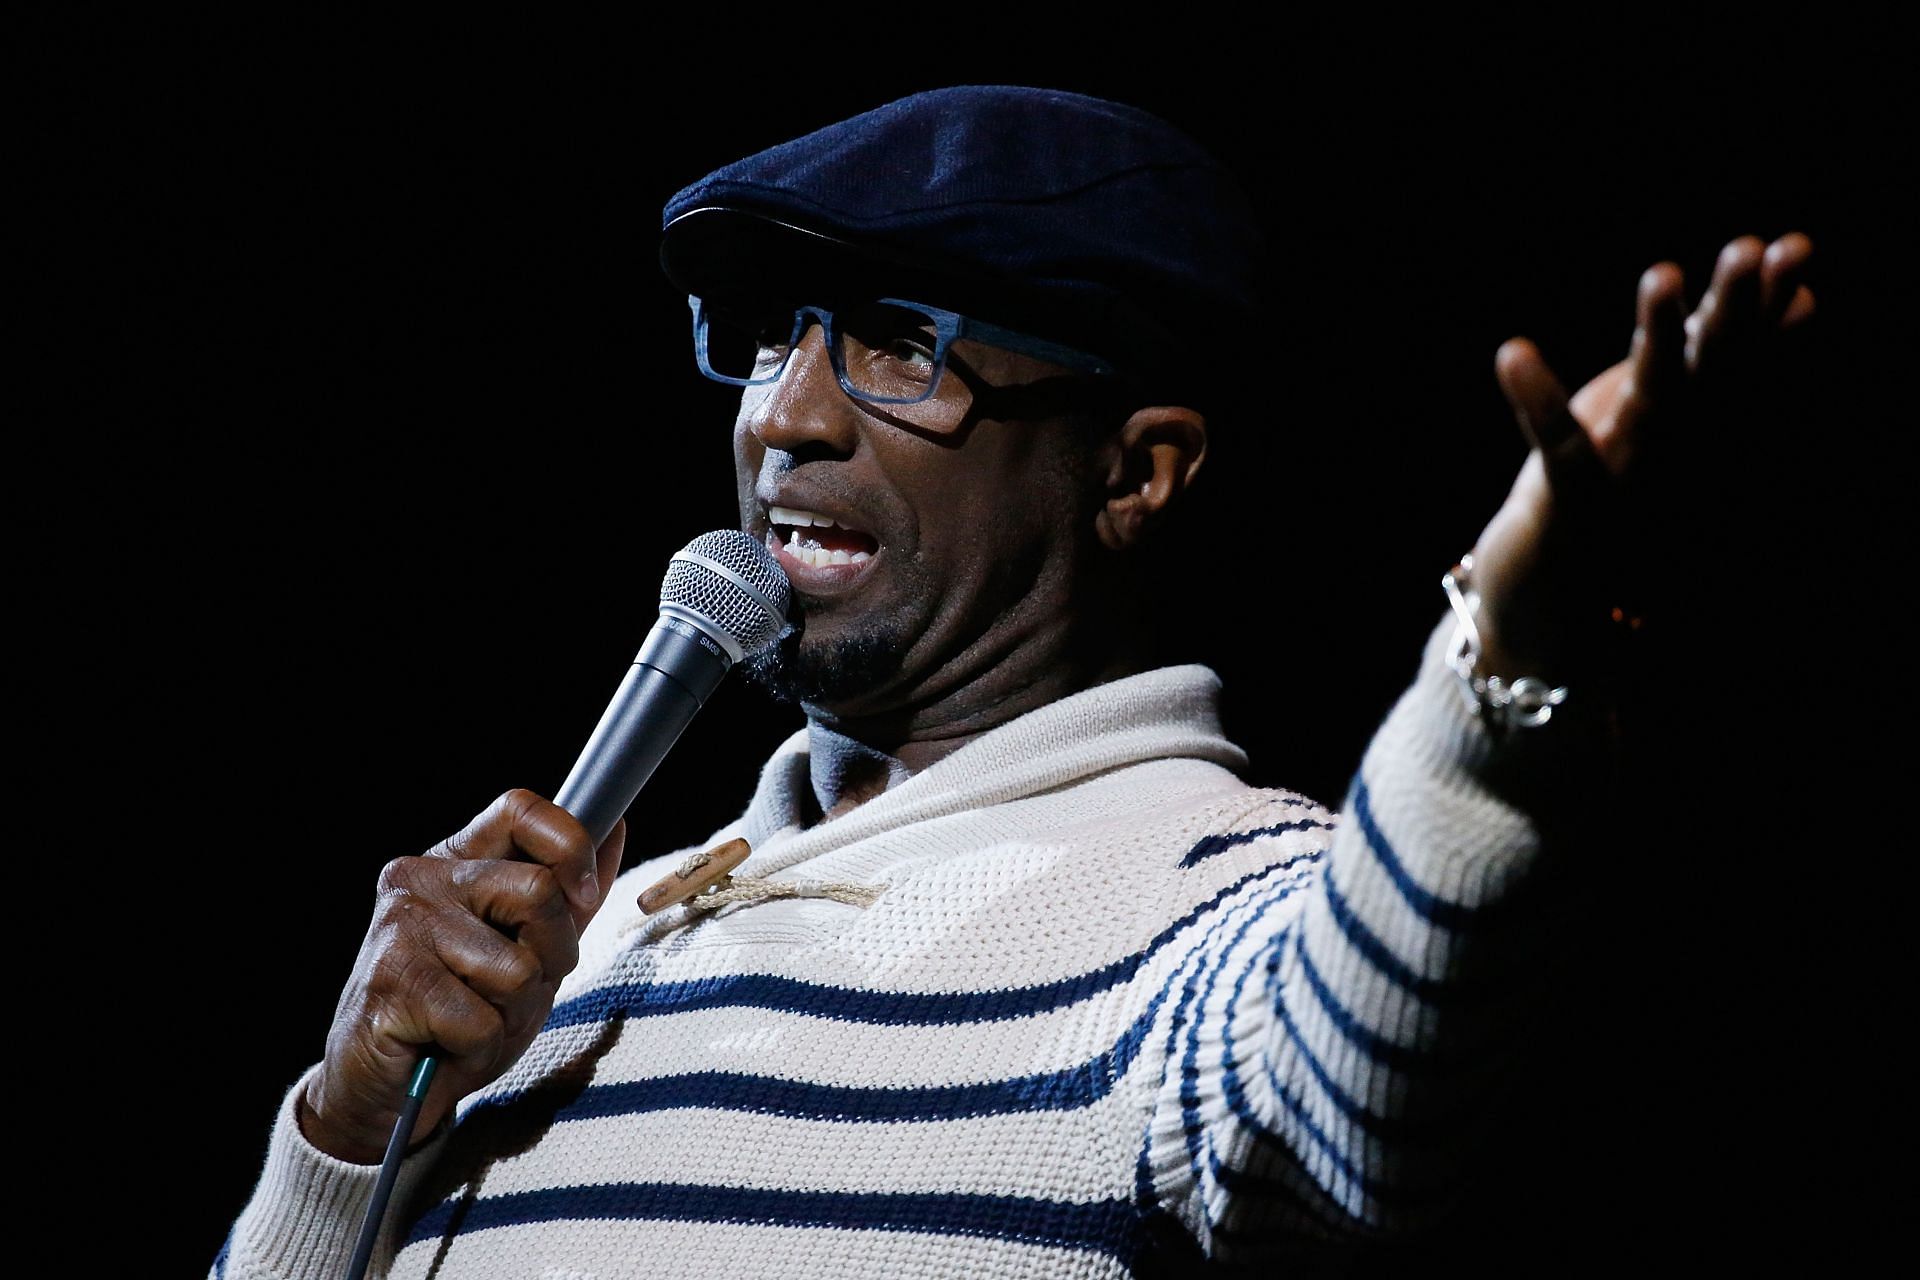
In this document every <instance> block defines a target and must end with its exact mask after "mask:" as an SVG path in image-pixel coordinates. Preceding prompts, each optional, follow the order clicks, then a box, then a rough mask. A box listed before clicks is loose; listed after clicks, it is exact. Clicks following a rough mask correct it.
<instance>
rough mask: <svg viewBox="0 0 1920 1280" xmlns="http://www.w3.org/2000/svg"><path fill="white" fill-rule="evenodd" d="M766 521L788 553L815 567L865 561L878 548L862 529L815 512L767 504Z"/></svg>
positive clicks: (878, 543)
mask: <svg viewBox="0 0 1920 1280" xmlns="http://www.w3.org/2000/svg"><path fill="white" fill-rule="evenodd" d="M767 523H768V524H769V525H771V526H772V529H773V536H774V538H775V540H777V541H778V542H779V543H780V545H781V547H782V548H783V549H784V550H785V551H786V553H787V554H788V555H790V556H792V557H793V558H794V559H795V560H798V561H799V562H800V563H801V564H804V565H808V566H811V567H812V568H816V569H820V568H825V567H826V566H828V565H835V564H865V563H866V562H867V561H869V560H871V559H873V556H874V553H875V552H877V551H878V550H880V542H879V540H878V539H877V538H875V537H874V536H873V535H872V534H870V533H868V532H867V531H866V530H864V529H853V528H849V527H848V526H846V525H843V524H840V523H839V522H837V521H835V520H834V519H833V517H831V516H824V515H821V514H820V513H819V512H817V511H802V510H800V509H798V508H796V507H769V508H768V509H767Z"/></svg>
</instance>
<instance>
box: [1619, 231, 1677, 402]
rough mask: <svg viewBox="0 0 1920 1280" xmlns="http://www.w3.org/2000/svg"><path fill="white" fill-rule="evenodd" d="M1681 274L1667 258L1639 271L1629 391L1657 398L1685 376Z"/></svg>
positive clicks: (1673, 388)
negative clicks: (1630, 389)
mask: <svg viewBox="0 0 1920 1280" xmlns="http://www.w3.org/2000/svg"><path fill="white" fill-rule="evenodd" d="M1685 284H1686V281H1685V278H1684V277H1683V276H1682V275H1681V273H1680V268H1679V267H1677V266H1675V265H1674V264H1673V263H1671V262H1661V263H1656V264H1655V265H1653V266H1651V267H1648V268H1647V269H1646V270H1645V271H1643V272H1641V274H1640V290H1639V294H1638V296H1637V297H1636V298H1635V300H1634V329H1633V349H1632V354H1631V356H1630V357H1629V361H1630V363H1631V367H1632V370H1633V374H1632V379H1633V392H1634V394H1636V395H1638V396H1640V397H1643V398H1645V399H1647V400H1652V401H1658V400H1661V399H1664V398H1665V397H1667V396H1670V395H1672V394H1673V393H1674V392H1675V391H1677V390H1678V389H1679V387H1680V385H1681V383H1682V382H1684V381H1685V379H1686V376H1687V360H1686V341H1687V333H1686V323H1687V303H1686V294H1685Z"/></svg>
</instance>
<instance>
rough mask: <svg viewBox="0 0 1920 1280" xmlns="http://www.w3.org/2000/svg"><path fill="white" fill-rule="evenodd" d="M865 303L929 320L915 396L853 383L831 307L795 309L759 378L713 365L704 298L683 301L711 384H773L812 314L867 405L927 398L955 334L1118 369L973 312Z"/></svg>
mask: <svg viewBox="0 0 1920 1280" xmlns="http://www.w3.org/2000/svg"><path fill="white" fill-rule="evenodd" d="M868 302H875V303H881V304H884V305H889V306H896V307H907V308H910V309H912V310H914V311H918V312H921V313H922V314H924V315H926V316H927V317H928V318H929V319H931V320H932V321H933V323H934V333H935V338H934V351H933V364H934V371H933V378H932V380H931V381H929V382H928V383H927V386H926V389H925V390H924V391H922V392H921V393H920V394H919V395H917V396H876V395H872V394H869V393H867V392H864V391H861V390H860V389H859V388H857V387H855V386H854V385H853V383H852V381H851V380H849V379H848V377H847V369H846V365H845V363H844V361H843V360H842V359H841V351H840V335H839V331H838V329H837V328H836V327H835V322H834V312H833V308H831V307H815V306H800V307H795V308H794V310H793V332H792V334H791V335H789V337H788V339H787V350H786V354H785V355H784V356H783V357H782V358H781V360H780V367H779V368H777V369H775V370H773V372H771V373H769V374H766V375H764V376H762V377H757V378H735V377H732V376H730V375H728V374H724V373H718V372H716V371H715V370H714V367H713V365H712V363H711V362H710V361H709V359H708V356H707V330H708V322H707V303H706V301H705V300H704V299H702V298H700V297H698V296H696V295H692V294H689V295H688V297H687V305H688V306H689V307H691V308H692V310H693V351H694V358H695V359H696V360H697V361H698V362H699V365H700V372H701V373H703V374H705V375H706V376H707V377H709V378H711V379H713V380H714V381H715V382H724V383H726V384H728V385H729V386H735V387H758V386H764V385H766V384H767V383H769V382H777V381H779V379H780V375H781V374H783V373H785V372H786V370H787V362H788V361H789V360H791V359H792V358H793V350H794V348H795V347H797V346H799V345H800V336H801V334H802V333H804V332H805V331H806V326H807V317H809V316H811V317H813V318H814V319H815V320H818V321H819V322H820V327H821V328H822V329H824V330H825V331H826V337H827V354H828V358H829V359H831V360H832V362H833V372H834V376H835V377H836V378H838V379H839V381H840V389H841V390H842V391H845V392H846V393H847V394H848V395H849V396H851V397H853V398H854V399H855V400H864V401H866V402H867V403H868V404H896V405H897V404H920V403H922V402H924V401H926V400H928V399H931V398H932V397H933V395H934V393H935V392H937V391H938V390H939V389H940V379H941V378H942V376H944V375H945V373H946V371H947V349H948V348H949V347H951V346H952V345H953V342H954V340H955V339H956V338H970V339H972V340H974V341H976V342H984V343H986V344H988V345H989V346H995V347H1001V348H1004V349H1005V350H1008V351H1018V352H1020V353H1021V354H1022V355H1029V356H1033V357H1034V358H1036V359H1039V360H1045V361H1047V362H1049V363H1051V364H1057V365H1060V366H1061V367H1063V368H1067V369H1072V370H1073V371H1075V372H1076V373H1083V374H1092V375H1095V376H1111V375H1113V374H1115V373H1116V372H1117V370H1115V369H1114V367H1113V366H1112V365H1111V364H1109V363H1108V362H1107V361H1105V360H1102V359H1101V358H1100V357H1098V356H1094V355H1089V354H1087V353H1086V352H1084V351H1078V350H1075V349H1074V348H1072V347H1068V346H1063V345H1061V344H1060V343H1057V342H1049V341H1047V340H1046V339H1045V338H1037V337H1035V336H1033V335H1032V334H1030V333H1020V332H1018V331H1017V330H1013V329H1003V328H1001V327H1000V326H999V325H996V324H988V323H987V322H985V321H984V320H975V319H973V318H972V317H971V316H963V315H961V314H960V313H959V312H957V311H948V310H946V309H945V308H943V307H935V306H929V305H928V304H927V303H924V302H910V301H908V300H906V299H905V298H873V299H870V300H863V301H862V304H861V305H863V306H864V305H867V304H868Z"/></svg>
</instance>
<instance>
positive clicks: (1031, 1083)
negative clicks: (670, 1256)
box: [462, 881, 1309, 1124]
mask: <svg viewBox="0 0 1920 1280" xmlns="http://www.w3.org/2000/svg"><path fill="white" fill-rule="evenodd" d="M1307 883H1309V882H1308V881H1294V882H1293V883H1291V884H1285V885H1280V886H1276V887H1275V888H1274V890H1273V891H1272V892H1271V893H1269V894H1268V895H1267V896H1266V897H1265V899H1264V900H1263V901H1262V904H1261V907H1260V910H1261V911H1262V912H1264V911H1265V910H1266V909H1267V908H1268V907H1271V906H1273V905H1274V904H1275V903H1278V902H1282V901H1285V900H1286V899H1287V898H1289V897H1291V896H1292V895H1293V894H1294V893H1296V892H1297V891H1298V890H1300V889H1301V888H1302V887H1304V885H1305V884H1307ZM1225 923H1226V918H1225V917H1223V918H1222V919H1221V920H1218V921H1214V922H1213V923H1212V924H1210V925H1209V926H1208V927H1207V931H1206V935H1205V938H1203V940H1202V941H1201V943H1200V944H1199V945H1198V946H1196V947H1195V952H1196V953H1198V952H1200V951H1202V950H1204V948H1205V945H1206V939H1210V938H1211V937H1212V936H1213V934H1214V933H1215V932H1216V931H1217V930H1218V929H1219V928H1220V927H1221V926H1222V925H1223V924H1225ZM1184 964H1185V962H1184V960H1183V962H1182V967H1183V968H1184ZM1177 977H1178V972H1176V973H1175V974H1174V975H1173V977H1170V978H1169V979H1168V981H1167V982H1166V983H1163V984H1162V985H1161V988H1160V990H1159V991H1158V992H1156V993H1155V994H1154V996H1153V998H1152V1000H1150V1001H1149V1002H1148V1004H1147V1007H1146V1009H1145V1011H1143V1012H1142V1013H1141V1014H1140V1015H1139V1016H1138V1017H1137V1018H1135V1019H1134V1021H1133V1022H1132V1024H1130V1025H1129V1026H1128V1027H1127V1029H1126V1030H1125V1031H1123V1032H1121V1034H1120V1037H1119V1039H1118V1040H1116V1041H1115V1042H1114V1044H1113V1045H1112V1046H1110V1047H1109V1048H1107V1049H1105V1050H1103V1051H1102V1052H1100V1053H1097V1054H1095V1055H1094V1056H1093V1057H1092V1058H1090V1059H1088V1060H1087V1061H1085V1062H1081V1063H1077V1064H1075V1065H1073V1066H1071V1067H1065V1068H1062V1069H1061V1070H1058V1071H1045V1072H1037V1073H1035V1074H1032V1075H1025V1076H1014V1077H1010V1078H1007V1079H1001V1080H987V1081H981V1082H978V1083H974V1084H949V1085H930V1086H917V1087H906V1088H900V1087H884V1086H873V1085H833V1084H816V1083H813V1082H811V1081H805V1080H783V1079H779V1078H777V1077H773V1076H763V1075H753V1074H749V1073H744V1072H727V1071H696V1072H688V1073H684V1074H681V1075H671V1076H657V1077H654V1078H651V1079H647V1080H634V1081H628V1082H624V1083H620V1084H602V1085H591V1086H589V1087H588V1088H586V1089H584V1090H581V1091H580V1093H579V1095H578V1096H577V1097H575V1098H574V1099H573V1100H572V1101H570V1102H568V1103H567V1104H566V1105H565V1106H563V1107H561V1108H560V1109H559V1111H557V1112H556V1113H554V1115H553V1120H554V1121H555V1122H556V1123H557V1122H559V1121H562V1120H594V1119H600V1118H602V1117H605V1116H614V1115H637V1114H642V1113H645V1112H649V1111H666V1110H672V1109H675V1108H682V1107H686V1108H691V1107H705V1108H711V1109H714V1110H721V1111H746V1112H759V1113H763V1114H768V1115H781V1116H791V1117H795V1118H798V1119H803V1120H836V1121H851V1122H856V1123H875V1124H884V1123H894V1122H901V1121H906V1122H915V1123H926V1122H934V1121H941V1120H957V1119H964V1118H967V1117H971V1116H986V1115H1006V1114H1010V1113H1013V1112H1021V1111H1070V1110H1075V1109H1077V1108H1081V1107H1089V1106H1092V1105H1093V1104H1094V1103H1096V1102H1099V1101H1100V1100H1101V1099H1103V1098H1105V1097H1106V1096H1107V1095H1108V1094H1109V1093H1111V1092H1112V1091H1113V1088H1114V1085H1115V1084H1117V1083H1118V1082H1119V1081H1120V1079H1121V1078H1122V1077H1123V1076H1125V1075H1126V1073H1127V1071H1128V1070H1129V1069H1130V1068H1131V1067H1132V1066H1133V1061H1134V1059H1135V1058H1136V1057H1138V1056H1139V1053H1140V1046H1141V1045H1142V1044H1143V1043H1144V1042H1145V1040H1146V1036H1147V1032H1148V1031H1149V1030H1150V1029H1151V1027H1152V1025H1153V1022H1154V1020H1155V1019H1156V1018H1157V1017H1158V1016H1159V1013H1160V1007H1161V1005H1162V1004H1164V1003H1165V1002H1166V999H1167V996H1168V995H1169V993H1170V992H1171V990H1172V986H1173V982H1174V980H1175V978H1177ZM1188 994H1189V995H1190V994H1191V990H1190V989H1189V992H1188ZM1183 1003H1184V1002H1183ZM539 1092H540V1086H535V1087H534V1088H533V1089H532V1090H527V1091H520V1092H515V1093H509V1094H502V1095H500V1096H497V1097H493V1098H486V1099H482V1100H481V1101H479V1102H476V1103H475V1104H474V1105H473V1106H472V1108H471V1109H470V1110H469V1111H468V1112H467V1113H466V1115H464V1116H463V1117H462V1123H465V1121H466V1120H467V1119H468V1118H469V1117H471V1116H473V1115H474V1114H476V1113H484V1112H486V1111H488V1110H496V1111H497V1110H499V1109H503V1108H508V1107H513V1106H516V1105H519V1103H520V1102H521V1100H522V1099H523V1098H526V1097H528V1096H529V1095H530V1094H538V1093H539Z"/></svg>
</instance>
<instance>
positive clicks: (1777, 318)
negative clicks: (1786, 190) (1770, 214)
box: [1760, 231, 1814, 329]
mask: <svg viewBox="0 0 1920 1280" xmlns="http://www.w3.org/2000/svg"><path fill="white" fill-rule="evenodd" d="M1812 261H1813V241H1811V240H1809V239H1808V238H1807V237H1806V236H1805V235H1803V234H1802V233H1800V232H1798V231H1790V232H1788V233H1787V234H1786V235H1784V236H1781V237H1780V238H1779V239H1778V240H1775V241H1774V242H1773V243H1772V244H1770V245H1768V246H1767V252H1766V255H1765V256H1764V257H1763V258H1762V259H1761V262H1760V293H1761V297H1762V299H1763V302H1762V307H1763V309H1764V311H1765V314H1766V320H1765V324H1766V326H1767V327H1768V328H1770V329H1774V328H1777V329H1791V328H1793V327H1794V326H1796V325H1799V324H1802V323H1804V322H1805V321H1806V320H1807V319H1808V318H1809V317H1811V316H1812V315H1813V309H1814V306H1813V291H1812V290H1811V289H1809V288H1808V287H1807V286H1806V283H1805V281H1806V279H1807V274H1808V270H1809V267H1810V264H1811V263H1812Z"/></svg>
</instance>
